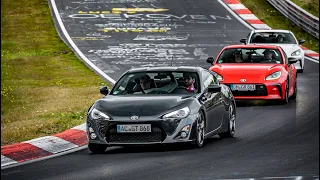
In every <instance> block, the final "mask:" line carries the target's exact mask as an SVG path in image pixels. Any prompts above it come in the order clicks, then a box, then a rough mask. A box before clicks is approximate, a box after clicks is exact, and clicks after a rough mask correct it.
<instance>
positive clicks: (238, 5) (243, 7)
mask: <svg viewBox="0 0 320 180" xmlns="http://www.w3.org/2000/svg"><path fill="white" fill-rule="evenodd" d="M228 5H229V6H230V8H231V9H232V10H235V9H247V8H246V7H245V6H244V5H243V4H228Z"/></svg>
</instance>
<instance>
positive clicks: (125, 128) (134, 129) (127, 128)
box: [117, 124, 151, 133]
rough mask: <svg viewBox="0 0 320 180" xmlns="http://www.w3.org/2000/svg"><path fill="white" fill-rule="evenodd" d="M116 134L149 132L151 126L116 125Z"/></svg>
mask: <svg viewBox="0 0 320 180" xmlns="http://www.w3.org/2000/svg"><path fill="white" fill-rule="evenodd" d="M117 132H118V133H140V132H151V124H123V125H117Z"/></svg>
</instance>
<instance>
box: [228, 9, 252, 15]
mask: <svg viewBox="0 0 320 180" xmlns="http://www.w3.org/2000/svg"><path fill="white" fill-rule="evenodd" d="M233 11H234V12H236V13H237V14H252V12H251V11H250V10H249V9H235V10H233Z"/></svg>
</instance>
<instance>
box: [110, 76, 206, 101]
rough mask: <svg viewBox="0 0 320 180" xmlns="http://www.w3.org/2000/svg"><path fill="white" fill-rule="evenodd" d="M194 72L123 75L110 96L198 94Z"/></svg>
mask: <svg viewBox="0 0 320 180" xmlns="http://www.w3.org/2000/svg"><path fill="white" fill-rule="evenodd" d="M199 82H200V81H199V76H198V73H196V72H175V71H167V72H166V71H161V72H136V73H128V74H125V75H124V76H123V77H122V78H121V79H119V81H118V82H117V83H116V85H115V87H114V88H113V90H112V91H111V92H110V94H111V95H128V94H134V95H146V94H190V93H191V94H195V93H198V92H200V84H199Z"/></svg>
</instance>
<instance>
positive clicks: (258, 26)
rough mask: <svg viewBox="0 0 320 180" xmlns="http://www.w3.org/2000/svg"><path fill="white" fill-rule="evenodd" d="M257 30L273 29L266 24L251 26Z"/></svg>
mask: <svg viewBox="0 0 320 180" xmlns="http://www.w3.org/2000/svg"><path fill="white" fill-rule="evenodd" d="M251 25H252V26H253V27H254V28H256V29H271V27H270V26H268V25H266V24H251Z"/></svg>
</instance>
